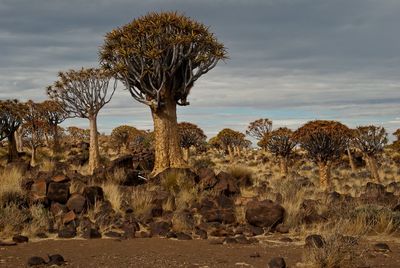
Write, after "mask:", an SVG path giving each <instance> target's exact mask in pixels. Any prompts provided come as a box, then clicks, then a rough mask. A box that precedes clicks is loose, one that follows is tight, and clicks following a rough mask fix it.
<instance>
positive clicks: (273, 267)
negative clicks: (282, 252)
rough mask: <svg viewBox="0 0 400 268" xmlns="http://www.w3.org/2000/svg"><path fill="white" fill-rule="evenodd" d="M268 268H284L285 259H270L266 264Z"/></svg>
mask: <svg viewBox="0 0 400 268" xmlns="http://www.w3.org/2000/svg"><path fill="white" fill-rule="evenodd" d="M268 268H286V262H285V259H283V258H282V257H275V258H272V259H271V260H270V261H269V262H268Z"/></svg>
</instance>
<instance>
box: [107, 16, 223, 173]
mask: <svg viewBox="0 0 400 268" xmlns="http://www.w3.org/2000/svg"><path fill="white" fill-rule="evenodd" d="M100 58H101V63H102V65H103V66H104V68H105V69H107V70H112V71H113V72H114V73H115V76H116V77H117V78H118V79H119V80H121V81H122V82H123V83H124V85H125V87H126V88H127V89H128V90H129V92H130V93H131V95H132V97H133V98H134V99H135V100H137V101H139V102H141V103H144V104H146V105H148V106H149V107H150V109H151V113H152V117H153V122H154V137H155V145H154V146H155V165H154V169H153V172H152V175H156V174H158V173H160V172H161V171H163V170H165V169H167V168H169V167H174V168H181V167H185V166H186V163H185V161H184V160H183V157H182V151H181V149H180V146H179V137H178V128H177V116H176V105H189V102H188V101H187V97H188V95H189V93H190V90H191V88H192V87H193V85H194V82H195V81H196V80H197V79H199V78H200V76H202V75H204V74H205V73H207V72H208V71H210V70H211V69H213V68H214V67H215V66H216V64H217V62H218V61H219V60H221V59H225V58H226V52H225V48H224V46H223V44H221V43H219V42H218V41H217V40H216V38H215V36H214V35H213V34H212V33H210V32H209V28H208V27H206V26H204V25H203V24H201V23H198V22H196V21H194V20H192V19H190V18H188V17H185V16H183V15H180V14H178V13H175V12H161V13H150V14H148V15H146V16H143V17H140V18H138V19H135V20H133V21H132V22H131V23H129V24H127V25H124V26H122V27H120V28H117V29H115V30H113V31H111V32H110V33H108V34H107V35H106V38H105V43H104V45H103V47H102V48H101V50H100Z"/></svg>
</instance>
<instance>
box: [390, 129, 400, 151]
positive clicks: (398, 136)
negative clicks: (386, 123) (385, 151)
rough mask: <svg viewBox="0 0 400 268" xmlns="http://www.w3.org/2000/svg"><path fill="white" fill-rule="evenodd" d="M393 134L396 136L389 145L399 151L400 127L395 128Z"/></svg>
mask: <svg viewBox="0 0 400 268" xmlns="http://www.w3.org/2000/svg"><path fill="white" fill-rule="evenodd" d="M393 135H394V136H395V137H396V140H395V141H394V142H393V144H392V145H391V147H392V148H393V149H394V150H395V151H397V152H400V128H399V129H397V130H396V131H395V132H394V133H393Z"/></svg>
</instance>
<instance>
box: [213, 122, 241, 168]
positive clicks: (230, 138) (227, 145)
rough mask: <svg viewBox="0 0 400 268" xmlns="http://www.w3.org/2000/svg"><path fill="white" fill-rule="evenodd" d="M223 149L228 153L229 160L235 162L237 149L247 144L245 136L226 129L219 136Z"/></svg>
mask: <svg viewBox="0 0 400 268" xmlns="http://www.w3.org/2000/svg"><path fill="white" fill-rule="evenodd" d="M217 139H218V141H219V143H220V145H221V147H222V148H223V149H224V150H226V151H228V154H229V158H230V159H231V160H233V158H234V155H235V151H236V148H237V147H238V146H240V145H244V144H246V140H245V135H244V134H243V133H240V132H238V131H235V130H232V129H230V128H224V129H223V130H221V131H220V132H219V133H218V134H217Z"/></svg>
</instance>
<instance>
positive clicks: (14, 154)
mask: <svg viewBox="0 0 400 268" xmlns="http://www.w3.org/2000/svg"><path fill="white" fill-rule="evenodd" d="M17 159H18V151H17V142H16V139H15V135H14V133H12V134H11V135H10V136H8V162H14V161H16V160H17Z"/></svg>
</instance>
